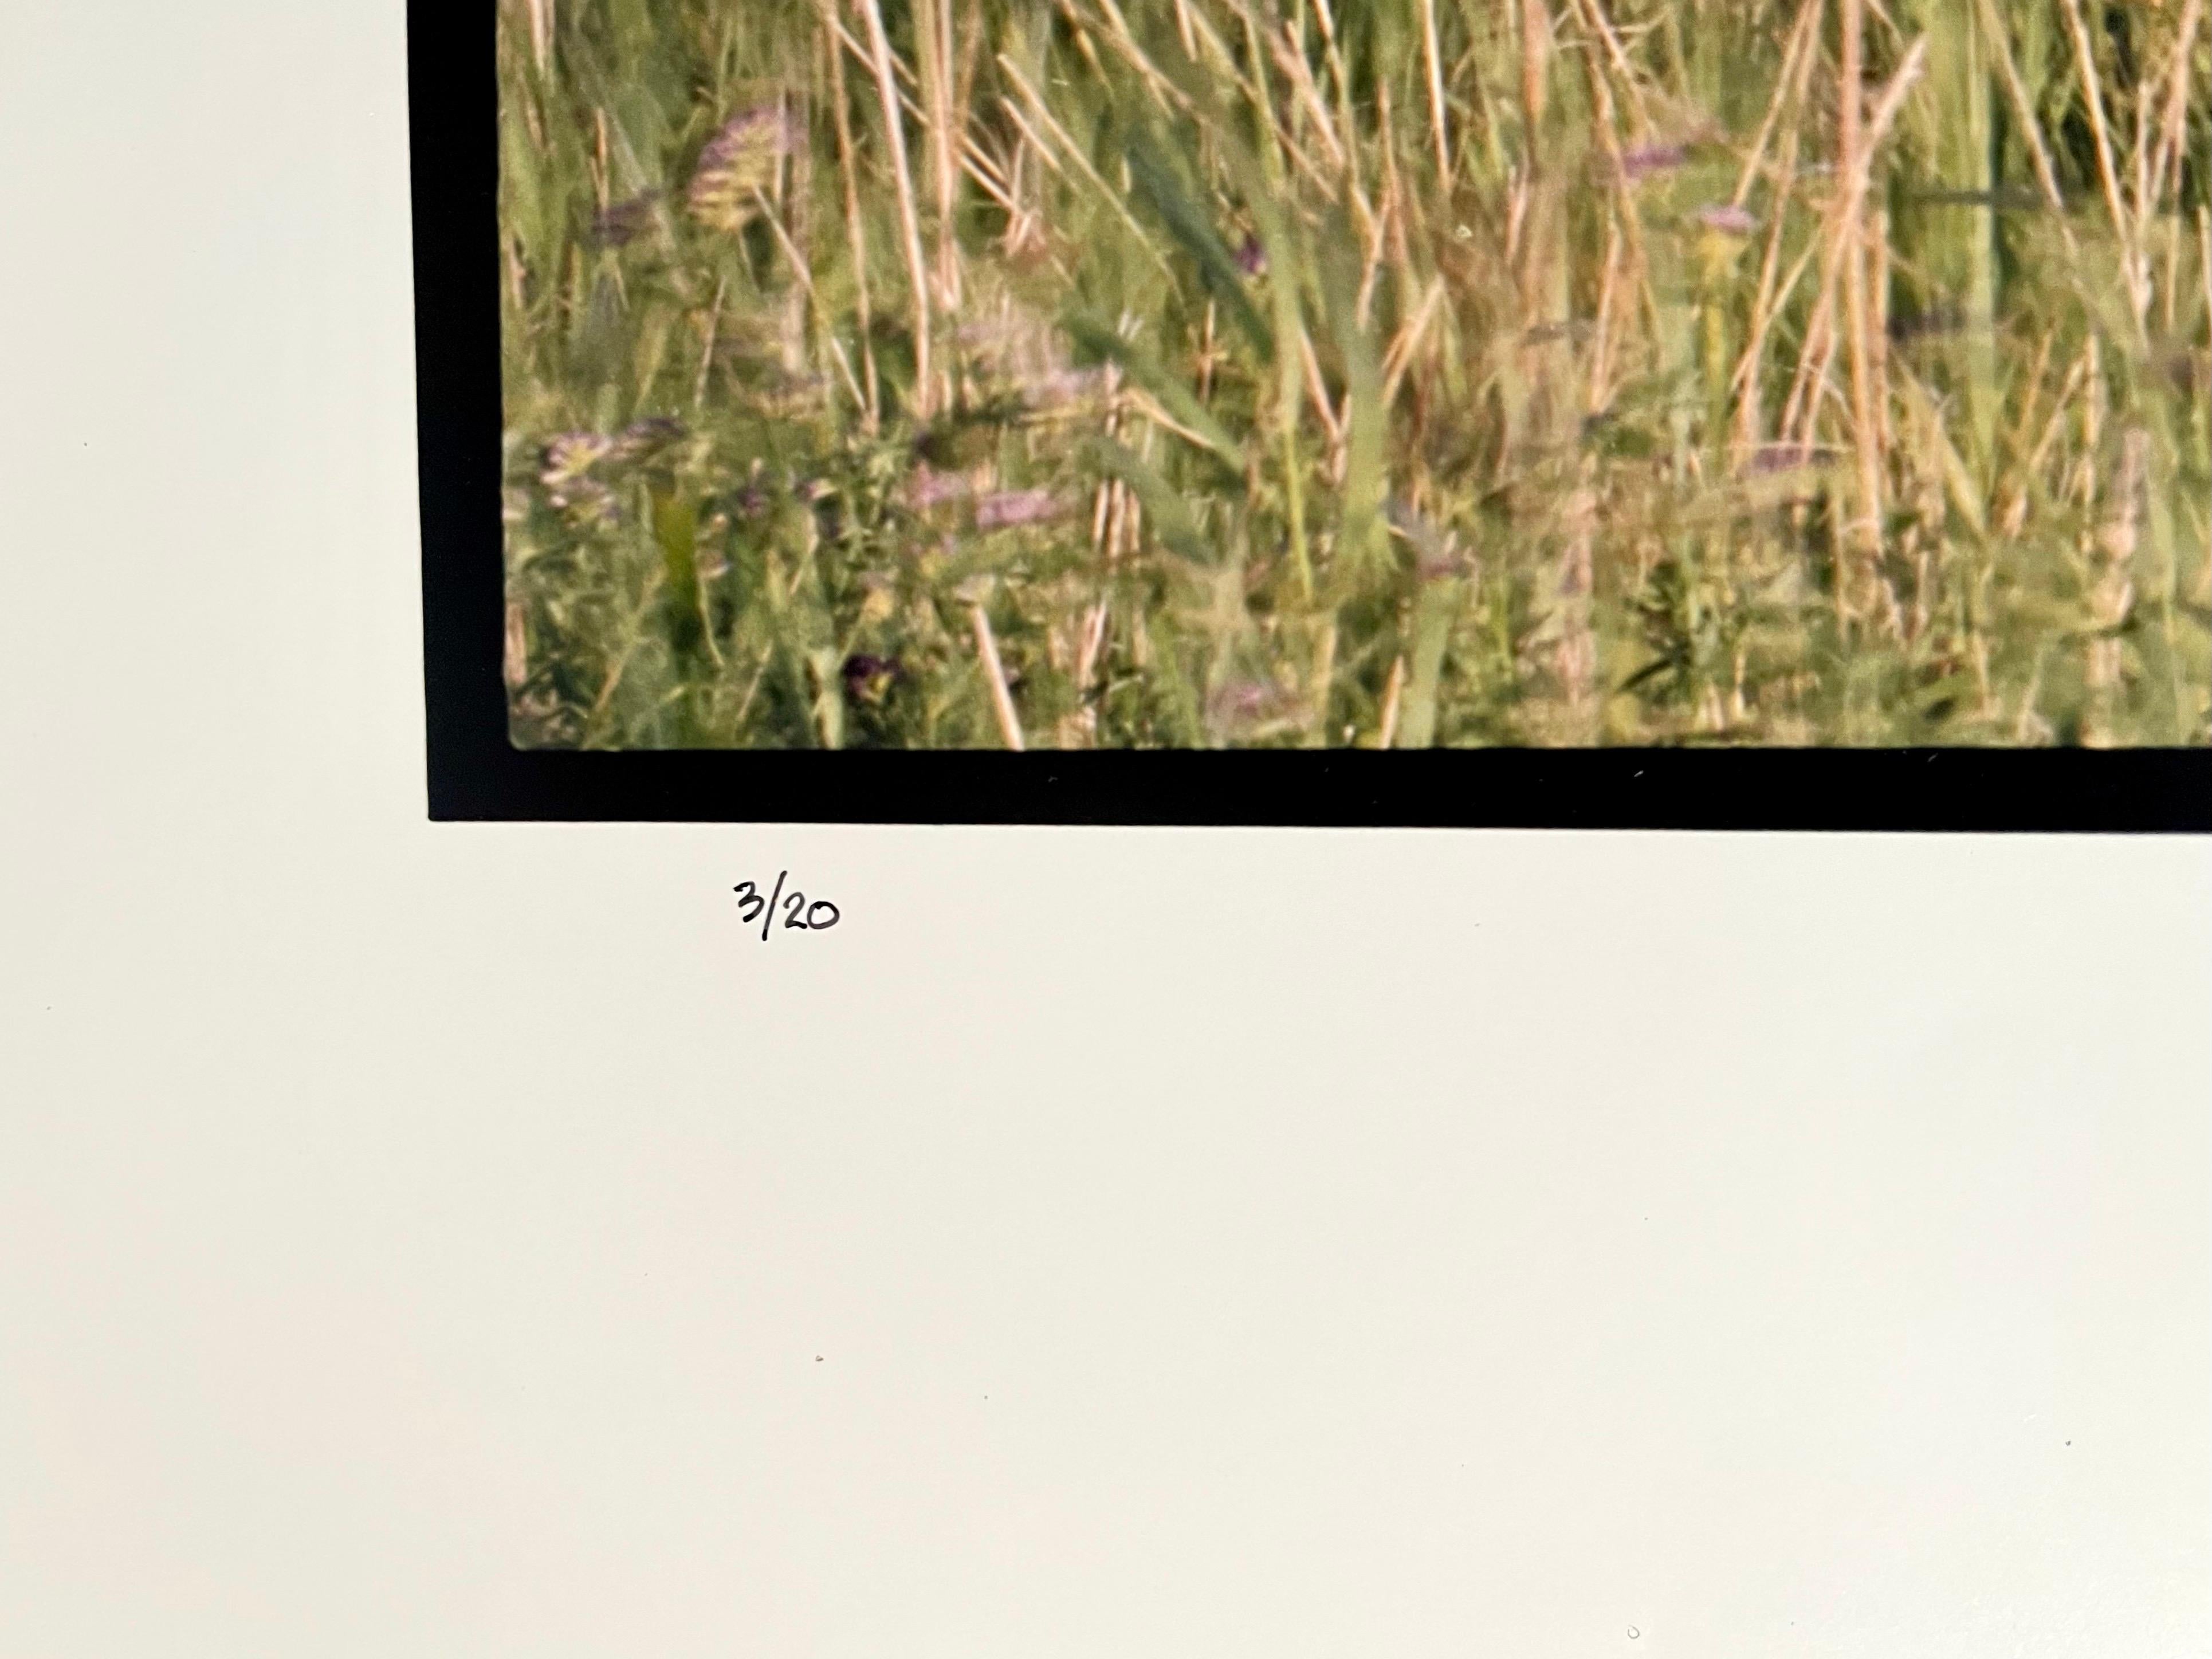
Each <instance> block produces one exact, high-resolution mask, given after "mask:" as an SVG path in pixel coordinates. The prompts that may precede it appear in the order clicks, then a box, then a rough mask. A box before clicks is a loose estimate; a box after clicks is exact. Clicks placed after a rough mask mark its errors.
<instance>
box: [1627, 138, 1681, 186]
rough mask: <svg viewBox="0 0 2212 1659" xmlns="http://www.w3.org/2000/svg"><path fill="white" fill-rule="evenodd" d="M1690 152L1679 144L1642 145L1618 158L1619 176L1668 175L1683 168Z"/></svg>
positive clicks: (1630, 177) (1645, 176)
mask: <svg viewBox="0 0 2212 1659" xmlns="http://www.w3.org/2000/svg"><path fill="white" fill-rule="evenodd" d="M1689 159H1690V152H1689V151H1688V150H1687V149H1685V148H1683V146H1681V145H1680V144H1642V145H1639V146H1638V147H1637V148H1636V149H1632V150H1627V151H1625V152H1623V154H1622V155H1621V158H1620V172H1621V176H1622V177H1623V178H1626V179H1643V178H1647V177H1649V176H1650V174H1652V173H1668V172H1672V171H1673V170H1674V168H1676V167H1681V166H1684V165H1685V164H1686V163H1687V162H1688V161H1689Z"/></svg>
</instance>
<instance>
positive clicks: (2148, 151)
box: [487, 0, 2212, 749]
mask: <svg viewBox="0 0 2212 1659" xmlns="http://www.w3.org/2000/svg"><path fill="white" fill-rule="evenodd" d="M2206 9H2207V7H2206V0H2129V3H2126V4H2118V5H2110V4H2106V3H2102V0H500V4H499V13H498V21H497V54H498V64H497V74H498V84H499V97H500V122H501V135H500V155H501V173H500V202H499V215H500V238H499V246H498V250H497V253H498V265H499V269H498V282H499V286H500V292H501V307H502V309H501V330H502V339H501V349H502V366H503V367H502V372H503V376H504V386H505V410H506V413H505V431H504V434H503V445H504V455H505V466H506V489H505V500H504V517H505V525H506V556H507V593H508V606H507V628H506V640H505V663H506V678H507V687H508V691H509V699H510V704H509V706H510V728H511V732H512V735H513V740H514V741H515V742H516V743H517V744H521V745H523V746H526V747H537V746H556V747H589V748H643V747H750V746H778V747H787V746H827V747H832V748H836V747H852V746H878V747H881V746H901V747H951V748H1000V747H1006V748H1016V749H1023V748H1027V749H1045V748H1089V747H1106V746H1116V747H1130V746H1136V747H1158V746H1170V747H1221V746H1231V745H1275V746H1305V747H1324V746H1350V745H1357V746H1361V747H1370V748H1371V747H1382V748H1390V747H1422V746H1428V745H1437V744H1446V745H1460V746H1475V745H1498V744H1516V745H1590V744H1743V745H1760V746H1804V745H1834V746H1865V745H1899V744H1942V745H2040V744H2082V745H2090V746H2124V745H2146V744H2154V745H2168V746H2170V745H2194V744H2204V743H2206V742H2208V741H2212V412H2209V411H2208V405H2212V212H2208V190H2212V27H2208V19H2207V16H2206ZM489 275H490V272H489V270H487V276H488V277H489Z"/></svg>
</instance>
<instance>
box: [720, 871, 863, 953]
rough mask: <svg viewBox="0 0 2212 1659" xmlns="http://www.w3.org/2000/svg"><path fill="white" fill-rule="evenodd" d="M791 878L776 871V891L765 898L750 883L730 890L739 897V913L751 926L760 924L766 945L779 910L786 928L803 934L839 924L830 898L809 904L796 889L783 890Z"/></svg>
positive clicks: (818, 931)
mask: <svg viewBox="0 0 2212 1659" xmlns="http://www.w3.org/2000/svg"><path fill="white" fill-rule="evenodd" d="M790 877H791V872H790V871H788V870H779V871H777V872H775V891H774V892H773V893H770V894H769V896H767V897H766V898H763V897H762V896H761V890H760V889H759V888H757V887H756V886H755V885H754V884H752V883H751V882H749V881H741V882H739V883H738V884H737V885H736V886H735V887H732V889H731V891H732V892H733V893H735V894H736V895H737V896H738V915H741V916H743V917H744V919H745V921H746V922H747V924H748V925H750V923H753V922H756V921H757V922H758V923H760V925H761V943H762V944H763V945H765V944H767V943H768V936H769V929H771V928H773V927H775V923H776V917H777V914H778V912H779V911H781V915H782V918H783V925H784V926H785V927H787V928H789V927H796V928H798V929H799V931H800V932H801V933H820V932H821V931H822V930H823V928H825V927H836V925H837V907H836V905H834V904H832V903H830V902H829V900H828V899H817V900H815V901H814V902H813V903H811V904H809V903H808V902H806V895H805V894H804V893H802V892H800V891H799V890H798V889H797V888H796V887H794V888H793V889H792V890H791V891H789V892H788V893H787V892H785V891H784V890H783V884H784V883H785V882H786V881H787V880H789V879H790Z"/></svg>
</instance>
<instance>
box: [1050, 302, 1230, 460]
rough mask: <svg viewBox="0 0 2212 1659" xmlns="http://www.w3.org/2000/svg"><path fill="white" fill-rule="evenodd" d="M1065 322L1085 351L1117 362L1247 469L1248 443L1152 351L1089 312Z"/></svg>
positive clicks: (1219, 452) (1072, 315)
mask: <svg viewBox="0 0 2212 1659" xmlns="http://www.w3.org/2000/svg"><path fill="white" fill-rule="evenodd" d="M1062 326H1063V327H1065V328H1066V330H1067V331H1068V334H1069V335H1070V336H1071V337H1073V339H1074V340H1075V342H1076V343H1077V344H1079V345H1080V346H1081V347H1082V348H1083V349H1085V350H1086V351H1088V352H1091V353H1092V354H1093V355H1094V356H1100V357H1103V358H1106V359H1108V360H1109V362H1114V363H1115V364H1117V365H1118V366H1119V367H1120V368H1121V370H1122V372H1123V373H1124V374H1127V375H1128V377H1129V378H1130V379H1131V380H1134V381H1135V382H1136V383H1137V384H1138V385H1139V386H1142V387H1143V388H1144V389H1145V390H1146V391H1147V392H1151V393H1152V396H1153V397H1155V398H1158V399H1159V400H1160V404H1161V405H1162V406H1163V407H1164V408H1165V409H1166V410H1167V412H1168V413H1169V414H1170V415H1171V416H1174V417H1175V418H1176V420H1177V421H1179V422H1182V424H1183V425H1184V426H1187V427H1188V428H1190V429H1191V431H1193V432H1194V433H1195V434H1197V435H1198V436H1199V437H1200V438H1201V439H1203V440H1204V441H1205V442H1206V447H1207V448H1209V449H1211V450H1212V452H1213V453H1215V454H1216V455H1218V456H1219V457H1220V458H1221V459H1223V460H1224V461H1225V462H1226V463H1228V465H1230V467H1231V469H1232V470H1234V471H1237V472H1240V473H1241V472H1243V470H1244V464H1245V457H1244V446H1243V445H1242V444H1240V443H1238V442H1237V440H1236V439H1235V438H1234V437H1232V436H1231V435H1230V432H1229V429H1228V428H1226V427H1225V426H1223V425H1222V424H1221V422H1219V421H1218V420H1216V419H1214V417H1213V411H1212V410H1209V409H1208V408H1206V405H1205V404H1201V403H1200V402H1199V400H1198V398H1196V396H1195V395H1194V394H1193V392H1191V389H1190V388H1189V387H1188V386H1186V385H1184V384H1183V382H1182V380H1181V379H1180V378H1179V377H1177V376H1176V375H1175V374H1170V372H1169V371H1168V370H1167V369H1166V368H1164V367H1163V366H1162V364H1161V363H1160V362H1159V360H1158V359H1157V358H1156V357H1154V356H1152V353H1150V352H1148V351H1146V349H1144V348H1143V347H1142V346H1140V345H1139V344H1138V343H1136V342H1135V341H1133V340H1128V339H1124V338H1123V337H1121V335H1119V334H1117V333H1115V331H1113V330H1112V329H1110V328H1108V327H1107V326H1106V325H1104V324H1103V322H1101V321H1100V320H1099V319H1097V317H1096V316H1095V315H1093V314H1091V313H1085V312H1074V313H1070V314H1069V315H1068V316H1067V318H1066V319H1065V320H1064V321H1063V323H1062Z"/></svg>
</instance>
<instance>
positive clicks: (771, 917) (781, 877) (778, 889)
mask: <svg viewBox="0 0 2212 1659" xmlns="http://www.w3.org/2000/svg"><path fill="white" fill-rule="evenodd" d="M790 874H791V872H790V871H788V870H779V871H777V872H775V896H773V897H771V898H770V899H769V902H768V920H767V921H763V922H762V923H761V943H762V944H763V945H765V944H767V943H768V930H769V928H771V927H775V907H776V902H777V900H779V899H781V898H782V896H783V884H784V881H785V878H787V877H788V876H789V875H790Z"/></svg>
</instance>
